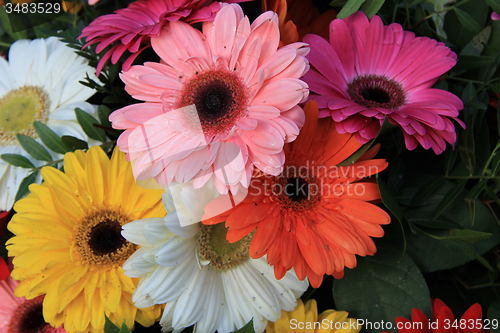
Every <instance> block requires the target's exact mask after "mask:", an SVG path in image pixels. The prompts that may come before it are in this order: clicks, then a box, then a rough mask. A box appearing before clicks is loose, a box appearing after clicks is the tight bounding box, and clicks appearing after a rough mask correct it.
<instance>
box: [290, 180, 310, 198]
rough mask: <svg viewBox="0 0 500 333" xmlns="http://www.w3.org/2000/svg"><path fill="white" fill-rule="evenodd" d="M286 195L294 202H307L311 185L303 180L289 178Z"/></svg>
mask: <svg viewBox="0 0 500 333" xmlns="http://www.w3.org/2000/svg"><path fill="white" fill-rule="evenodd" d="M285 194H286V195H287V196H288V198H289V199H290V200H292V201H294V202H297V201H303V200H307V198H308V197H309V183H308V182H306V181H305V180H304V179H303V178H289V179H288V181H287V183H286V185H285Z"/></svg>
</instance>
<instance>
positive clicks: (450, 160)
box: [444, 149, 458, 176]
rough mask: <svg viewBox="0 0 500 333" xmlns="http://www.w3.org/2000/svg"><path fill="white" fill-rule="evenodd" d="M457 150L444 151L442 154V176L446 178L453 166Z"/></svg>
mask: <svg viewBox="0 0 500 333" xmlns="http://www.w3.org/2000/svg"><path fill="white" fill-rule="evenodd" d="M457 156H458V149H446V151H445V152H444V174H445V175H446V176H448V175H449V174H450V172H451V170H452V169H453V166H454V165H455V162H456V160H457Z"/></svg>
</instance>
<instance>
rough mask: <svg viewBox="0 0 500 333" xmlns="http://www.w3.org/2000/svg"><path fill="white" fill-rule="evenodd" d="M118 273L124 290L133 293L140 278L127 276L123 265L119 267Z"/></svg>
mask: <svg viewBox="0 0 500 333" xmlns="http://www.w3.org/2000/svg"><path fill="white" fill-rule="evenodd" d="M116 275H118V278H119V279H120V282H121V284H122V290H123V292H126V293H130V294H133V293H134V290H135V288H136V286H137V283H138V281H139V279H132V278H130V277H128V276H126V275H125V274H124V273H123V268H121V267H118V268H117V270H116ZM134 281H135V282H134Z"/></svg>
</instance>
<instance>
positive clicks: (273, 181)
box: [203, 102, 390, 287]
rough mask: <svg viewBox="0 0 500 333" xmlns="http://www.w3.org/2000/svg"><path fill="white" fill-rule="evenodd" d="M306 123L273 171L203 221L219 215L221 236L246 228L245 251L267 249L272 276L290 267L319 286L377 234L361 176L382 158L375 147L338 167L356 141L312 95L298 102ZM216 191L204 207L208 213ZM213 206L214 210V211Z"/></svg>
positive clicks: (371, 249)
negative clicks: (321, 111)
mask: <svg viewBox="0 0 500 333" xmlns="http://www.w3.org/2000/svg"><path fill="white" fill-rule="evenodd" d="M304 110H305V112H306V123H305V125H304V127H303V129H302V131H301V132H300V135H299V136H298V137H297V139H296V140H295V141H294V142H293V143H291V144H287V145H285V149H284V150H285V156H286V162H285V166H284V171H283V173H282V174H281V175H278V176H270V175H264V176H261V177H258V178H254V179H253V180H252V182H251V184H250V188H249V194H248V196H247V197H246V198H245V199H244V200H243V201H242V202H241V203H240V204H239V205H237V206H236V207H235V208H233V209H231V210H229V211H227V212H225V213H223V214H221V215H219V216H216V217H213V218H208V219H206V220H205V221H203V223H204V224H216V223H220V222H224V221H225V222H226V227H228V228H229V231H228V233H227V239H228V241H229V242H231V243H232V242H236V241H238V240H240V239H241V238H243V237H245V236H246V235H248V234H249V233H251V232H252V231H253V230H254V229H255V230H256V231H255V235H254V236H253V239H252V243H251V245H250V250H249V251H250V256H251V257H252V258H255V259H256V258H260V257H262V256H264V255H265V254H267V260H268V262H269V264H271V265H274V273H275V276H276V278H277V279H281V278H282V277H283V276H284V275H285V273H286V272H287V271H288V270H290V269H292V268H293V269H294V270H295V273H296V274H297V276H298V277H299V279H301V280H303V279H305V278H306V276H307V277H308V278H309V281H310V282H311V285H312V286H313V287H319V286H320V285H321V282H322V280H323V275H324V274H332V275H333V276H334V277H336V278H341V277H342V276H343V274H344V267H349V268H353V267H355V266H356V256H355V255H356V254H357V255H360V256H366V255H373V254H374V253H375V252H376V247H375V244H374V243H373V241H372V239H371V238H370V237H381V236H382V235H383V234H384V231H383V229H382V227H381V226H380V225H381V224H388V223H389V222H390V218H389V215H387V213H386V212H384V211H383V210H382V209H380V208H379V207H377V206H375V205H373V204H371V203H369V201H373V200H377V199H380V193H379V190H378V187H377V184H376V183H374V182H371V181H367V180H364V178H365V177H368V176H371V175H373V174H376V173H377V172H380V171H382V170H384V169H385V168H386V167H387V162H386V161H385V160H383V159H371V158H372V157H373V156H374V155H375V154H376V153H377V148H375V149H372V150H370V151H368V152H367V153H366V154H365V156H363V157H362V158H361V159H359V160H358V161H357V162H356V163H354V164H350V165H346V166H338V164H340V163H341V162H342V161H344V160H346V159H347V158H348V157H349V156H351V155H352V154H353V153H354V152H355V151H356V150H358V149H359V148H360V147H361V144H360V143H358V141H357V140H356V138H355V137H354V136H353V135H351V134H339V133H338V132H337V131H336V130H335V123H334V122H333V121H331V120H330V119H320V120H319V121H318V119H317V118H318V108H317V104H316V103H315V102H309V103H308V104H307V105H306V106H305V109H304ZM221 200H223V201H225V200H227V198H225V197H224V196H222V197H219V198H217V199H215V200H213V201H212V202H211V203H210V204H209V205H208V206H207V207H206V209H205V213H206V216H214V215H215V214H212V211H214V210H216V209H217V208H218V207H219V205H220V201H221ZM219 211H220V210H219Z"/></svg>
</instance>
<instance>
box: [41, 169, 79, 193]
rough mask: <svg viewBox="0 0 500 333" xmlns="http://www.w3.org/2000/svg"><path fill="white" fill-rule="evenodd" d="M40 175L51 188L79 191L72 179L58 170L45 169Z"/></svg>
mask: <svg viewBox="0 0 500 333" xmlns="http://www.w3.org/2000/svg"><path fill="white" fill-rule="evenodd" d="M40 174H41V175H42V177H43V180H44V181H45V183H46V184H47V185H48V186H49V187H60V188H64V189H67V190H68V191H75V190H77V189H78V187H77V186H76V184H75V182H74V181H73V180H72V179H71V178H70V177H68V176H67V175H66V174H64V172H62V171H60V170H58V169H56V168H53V167H43V168H42V170H41V171H40Z"/></svg>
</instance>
